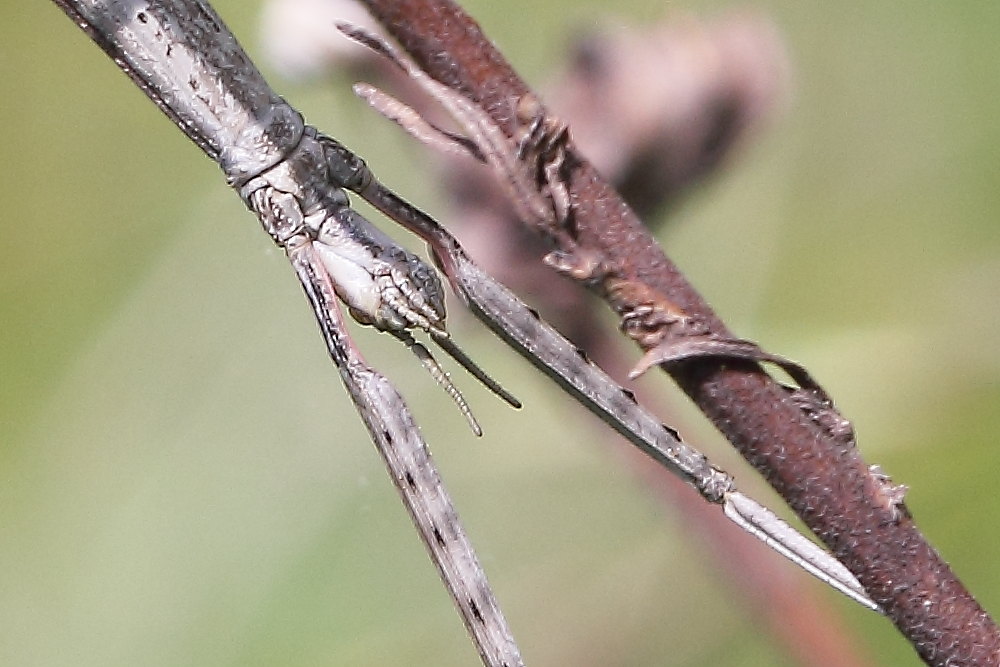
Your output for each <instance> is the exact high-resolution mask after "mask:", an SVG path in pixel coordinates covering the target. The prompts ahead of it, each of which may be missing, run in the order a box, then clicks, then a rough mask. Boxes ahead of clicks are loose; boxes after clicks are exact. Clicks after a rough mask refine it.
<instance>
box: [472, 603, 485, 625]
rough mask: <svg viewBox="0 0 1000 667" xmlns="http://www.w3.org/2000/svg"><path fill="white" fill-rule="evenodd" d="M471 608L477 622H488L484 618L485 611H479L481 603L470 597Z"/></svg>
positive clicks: (481, 623) (482, 623)
mask: <svg viewBox="0 0 1000 667" xmlns="http://www.w3.org/2000/svg"><path fill="white" fill-rule="evenodd" d="M469 609H470V610H471V611H472V615H473V616H475V617H476V622H477V623H479V624H480V625H485V624H486V619H485V618H483V613H482V612H481V611H479V605H478V604H476V601H475V600H473V599H472V598H469Z"/></svg>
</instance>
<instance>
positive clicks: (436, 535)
mask: <svg viewBox="0 0 1000 667" xmlns="http://www.w3.org/2000/svg"><path fill="white" fill-rule="evenodd" d="M434 541H435V542H437V543H438V546H439V547H443V546H445V545H447V542H445V539H444V535H442V534H441V531H440V530H438V527H437V526H434Z"/></svg>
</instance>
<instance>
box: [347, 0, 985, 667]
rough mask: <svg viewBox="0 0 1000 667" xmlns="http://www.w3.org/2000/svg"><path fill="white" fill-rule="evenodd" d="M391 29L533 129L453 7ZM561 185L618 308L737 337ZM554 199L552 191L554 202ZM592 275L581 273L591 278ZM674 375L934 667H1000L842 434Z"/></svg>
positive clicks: (602, 190)
mask: <svg viewBox="0 0 1000 667" xmlns="http://www.w3.org/2000/svg"><path fill="white" fill-rule="evenodd" d="M365 4H366V5H367V6H368V7H369V9H370V11H371V12H372V13H373V14H374V15H375V16H376V18H377V19H378V20H379V21H380V22H381V23H382V25H383V26H384V27H385V28H386V29H387V30H388V31H389V32H390V33H391V34H392V35H393V36H394V37H395V38H396V39H397V40H398V41H399V42H400V43H401V45H402V46H403V47H404V48H405V49H406V50H407V51H408V52H409V53H410V55H411V56H412V57H413V58H414V59H415V60H416V61H417V62H418V63H419V64H420V65H421V66H422V67H423V68H424V69H425V70H426V71H427V72H428V73H429V74H430V75H431V76H433V77H434V78H436V79H437V80H438V81H440V82H442V83H444V84H446V85H448V86H449V87H451V88H453V89H454V90H456V91H458V92H460V93H461V94H462V95H463V96H465V97H468V98H469V99H471V100H474V101H475V102H476V103H477V104H478V105H479V106H480V107H481V108H482V109H483V110H484V111H485V112H486V113H487V114H488V115H489V116H490V117H491V119H492V121H493V122H494V123H496V125H497V126H499V127H500V128H501V129H502V130H503V132H504V133H505V134H506V135H507V136H508V137H509V138H512V139H514V138H515V137H517V136H518V132H519V131H520V130H522V129H523V118H520V119H519V117H518V111H519V103H520V102H521V101H522V98H524V97H525V96H526V95H527V94H529V90H528V88H527V86H526V85H525V84H524V83H523V82H522V81H521V80H520V79H519V78H518V77H517V75H516V74H515V73H514V71H513V70H512V69H511V67H510V66H509V64H508V63H507V62H506V60H505V59H504V58H503V56H502V55H501V54H500V53H499V52H498V51H497V50H496V49H495V48H494V47H493V45H492V44H491V43H490V42H489V41H488V40H487V39H486V38H485V37H484V35H483V34H482V32H481V30H480V29H479V27H478V26H477V25H476V24H475V22H474V21H472V19H470V18H469V17H468V16H467V15H465V14H464V13H463V12H462V11H461V10H460V9H459V8H458V7H457V6H456V5H455V4H454V3H452V2H449V1H447V0H366V2H365ZM565 157H566V159H565V161H564V163H563V164H562V171H561V173H562V178H563V181H564V183H565V185H566V187H567V190H568V194H569V201H570V202H571V203H572V210H571V213H572V215H571V217H570V219H569V220H568V221H567V224H566V225H565V226H564V227H563V228H559V229H553V228H551V227H547V228H545V229H544V230H543V231H544V232H546V234H547V235H548V236H549V238H550V240H552V241H553V242H554V243H555V244H556V245H557V248H558V249H559V250H561V251H562V252H563V253H565V255H567V256H571V257H581V256H585V257H586V258H587V263H588V264H590V265H591V266H598V267H599V271H593V272H591V273H590V274H589V275H586V276H585V277H586V278H587V280H586V282H587V284H588V286H590V287H591V288H592V289H594V290H595V291H596V292H598V293H599V294H601V295H602V296H603V297H605V298H606V299H607V300H608V302H609V304H610V305H611V306H612V308H614V310H615V311H616V312H618V313H619V314H620V315H623V316H629V315H633V314H634V313H635V312H636V311H637V309H642V308H645V309H646V311H647V312H648V311H649V310H650V309H652V314H653V315H654V316H658V315H663V314H664V313H666V314H668V315H669V314H672V313H681V314H682V315H683V317H684V318H685V320H686V321H688V322H694V323H696V324H697V327H698V329H699V330H700V331H701V332H704V333H707V334H709V335H712V336H716V337H719V338H731V337H732V335H731V334H730V332H729V331H728V330H727V329H726V328H725V326H724V325H723V323H722V322H721V321H720V320H719V318H718V317H717V316H716V315H715V314H714V313H713V312H712V310H711V308H710V307H709V306H708V304H707V303H705V301H704V300H703V299H702V298H701V297H700V296H699V295H698V294H697V292H695V290H694V289H693V288H692V287H691V285H690V284H689V283H688V282H687V281H686V280H685V279H684V277H683V276H682V275H681V274H680V272H679V271H678V270H677V268H676V267H675V266H674V265H673V264H672V263H671V262H670V261H669V260H668V259H667V258H666V257H665V256H664V254H663V253H662V251H661V250H660V248H659V246H658V245H657V244H656V242H655V241H654V240H653V239H652V237H651V236H650V235H649V233H648V232H647V231H646V229H645V228H644V227H643V225H642V224H641V223H640V221H639V220H638V219H637V217H636V216H635V215H634V213H633V212H632V211H631V210H630V209H629V207H628V206H627V205H626V204H625V203H624V202H623V200H622V199H621V198H620V197H619V196H618V194H617V193H616V192H615V191H614V189H613V188H611V186H609V185H608V184H607V183H605V182H604V181H603V180H602V179H601V178H600V177H599V176H598V174H597V173H596V171H595V170H594V169H593V167H592V166H591V165H590V164H589V163H588V162H587V161H586V160H585V159H584V158H583V157H582V156H581V155H579V154H578V152H577V151H576V150H575V148H574V147H573V145H572V143H571V142H570V143H569V144H568V145H567V146H566V154H565ZM549 194H551V193H549ZM581 275H583V274H581ZM632 321H633V326H631V327H630V328H629V329H628V331H629V333H630V335H632V337H633V338H634V339H635V340H636V341H637V342H639V343H640V345H642V346H643V347H644V348H646V349H651V348H653V347H656V346H657V345H658V344H661V343H663V342H664V341H669V338H670V336H672V335H675V332H672V331H671V329H670V327H671V325H672V324H673V323H674V320H671V318H670V317H662V318H659V319H657V318H656V317H652V318H646V319H642V318H640V319H639V320H636V319H635V318H634V317H633V319H632ZM670 373H671V375H672V376H673V377H674V379H675V380H676V381H677V382H678V384H679V385H680V386H681V387H682V388H683V389H684V391H685V392H686V393H687V394H688V395H689V396H690V397H691V398H692V400H694V401H695V403H696V404H697V405H698V406H699V408H700V409H701V410H702V411H703V412H704V413H705V414H706V415H707V416H708V417H709V418H710V419H711V420H712V421H713V422H714V423H715V424H716V426H717V427H718V428H719V429H720V430H721V431H722V433H723V434H724V435H725V436H726V437H727V438H728V439H729V440H730V442H732V444H733V445H734V446H735V447H736V448H737V449H738V450H739V451H740V453H741V454H742V455H743V456H744V457H745V458H746V459H747V460H748V461H749V462H750V463H751V464H752V465H753V466H754V467H755V468H757V470H759V471H760V472H761V474H763V475H764V476H765V477H766V478H767V480H768V481H769V482H770V483H771V485H772V486H773V487H774V488H775V489H776V490H777V491H778V492H779V493H780V494H781V495H782V497H784V498H785V500H786V501H787V502H788V503H789V505H790V506H791V507H792V508H793V509H794V510H795V512H796V513H797V514H798V515H799V516H800V517H801V518H802V519H803V520H804V521H805V523H806V524H807V525H808V526H809V527H810V528H811V529H812V530H813V531H814V532H815V533H816V534H817V535H818V536H819V537H820V538H821V539H822V540H823V541H824V542H825V543H826V544H827V545H828V546H829V547H830V549H831V550H832V551H833V552H834V553H835V554H836V555H837V556H838V557H839V558H841V560H842V561H843V562H844V563H845V564H846V565H847V566H848V567H849V568H850V569H851V570H852V571H853V572H854V573H855V574H856V575H857V576H858V579H859V580H860V581H861V582H862V584H863V585H864V586H865V588H866V589H867V590H868V591H869V593H870V594H871V596H872V597H873V598H874V599H875V600H876V601H877V602H878V603H879V604H880V605H882V607H883V609H884V610H885V612H886V613H887V615H888V616H889V617H890V618H891V619H892V621H893V622H894V623H895V624H896V626H897V627H898V628H899V630H900V631H901V632H902V633H903V634H904V635H905V636H906V637H907V639H908V640H909V641H910V642H911V643H912V644H913V646H914V647H915V649H916V650H917V652H918V653H919V654H920V656H921V657H922V658H923V659H924V660H925V661H927V662H928V663H930V664H936V665H944V664H948V665H995V664H1000V632H998V630H997V627H996V626H995V624H994V623H993V621H992V619H991V618H990V617H989V615H988V614H987V613H986V612H985V611H984V610H983V609H982V608H981V607H980V606H979V605H978V603H977V602H976V601H975V600H974V599H973V598H972V596H971V595H970V594H969V593H968V592H967V591H966V590H965V588H964V587H963V586H962V584H961V582H959V581H958V580H957V578H956V577H955V575H954V574H953V573H952V571H951V570H950V568H949V567H948V565H947V564H946V563H945V562H944V561H943V560H941V558H940V557H939V556H938V555H937V554H936V553H935V551H934V550H933V549H932V548H931V546H930V545H929V544H928V543H927V542H926V540H925V539H924V538H923V536H922V535H921V534H920V533H919V531H918V530H917V528H916V526H915V525H914V523H913V521H912V520H911V518H910V517H909V515H908V513H907V512H906V511H905V507H902V506H901V504H900V502H899V500H900V499H899V498H898V494H896V493H895V492H894V487H892V486H891V485H890V484H887V482H886V480H885V478H884V477H882V476H880V475H878V474H874V473H872V471H870V470H869V468H868V466H867V465H866V464H865V462H864V461H863V460H862V458H861V456H860V454H859V453H858V451H857V450H856V449H855V448H854V446H853V443H852V442H851V441H850V440H849V439H848V440H845V438H844V437H843V433H842V432H833V431H831V430H830V429H829V428H827V427H825V425H824V423H821V420H818V419H816V418H815V413H813V412H808V411H805V410H803V408H802V404H801V403H800V402H797V401H795V400H792V398H791V397H790V395H789V393H788V391H787V390H786V389H785V388H783V387H781V386H780V385H779V384H777V383H776V382H775V381H774V380H772V379H771V378H770V377H769V376H768V375H767V374H766V373H764V371H763V370H762V369H761V368H760V367H759V366H757V365H756V364H753V363H747V362H731V361H728V362H727V361H722V360H719V359H716V360H712V359H700V360H697V361H690V362H685V363H683V364H677V365H673V366H672V367H671V368H670Z"/></svg>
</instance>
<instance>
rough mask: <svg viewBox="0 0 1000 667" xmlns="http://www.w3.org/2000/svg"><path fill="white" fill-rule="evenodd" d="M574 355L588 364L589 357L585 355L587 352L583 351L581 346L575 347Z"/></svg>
mask: <svg viewBox="0 0 1000 667" xmlns="http://www.w3.org/2000/svg"><path fill="white" fill-rule="evenodd" d="M576 356H578V357H580V358H581V359H583V360H584V361H586V362H587V363H588V364H589V363H590V357H588V356H587V353H586V352H585V351H584V349H583V348H582V347H578V348H576Z"/></svg>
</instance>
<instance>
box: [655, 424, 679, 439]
mask: <svg viewBox="0 0 1000 667" xmlns="http://www.w3.org/2000/svg"><path fill="white" fill-rule="evenodd" d="M660 426H662V427H663V430H664V431H666V432H667V435H669V436H670V437H671V438H673V439H674V440H676V441H677V442H681V434H680V433H678V432H677V429H673V428H670V427H669V426H667V425H666V424H660Z"/></svg>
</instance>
